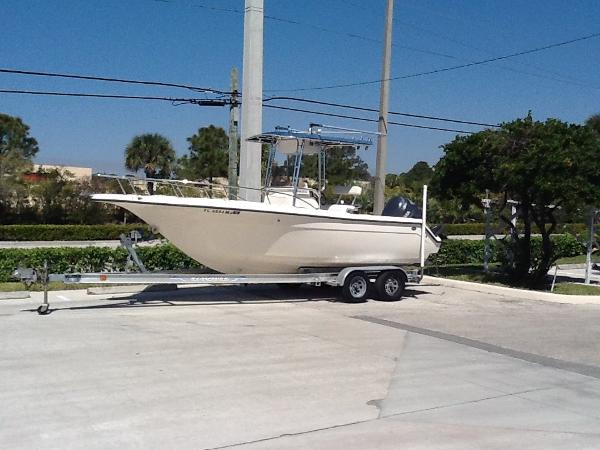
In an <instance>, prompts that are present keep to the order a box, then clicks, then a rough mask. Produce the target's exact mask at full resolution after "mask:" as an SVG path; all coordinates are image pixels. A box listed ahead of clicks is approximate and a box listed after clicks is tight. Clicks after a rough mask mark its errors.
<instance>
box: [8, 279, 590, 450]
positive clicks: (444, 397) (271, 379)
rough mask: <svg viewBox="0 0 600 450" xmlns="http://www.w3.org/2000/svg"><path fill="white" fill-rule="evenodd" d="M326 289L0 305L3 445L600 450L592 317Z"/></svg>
mask: <svg viewBox="0 0 600 450" xmlns="http://www.w3.org/2000/svg"><path fill="white" fill-rule="evenodd" d="M332 294H333V291H332V290H331V289H327V288H322V289H315V288H303V289H300V290H299V291H297V292H294V293H291V294H290V293H284V292H282V291H280V290H278V289H277V288H274V287H248V288H239V287H221V288H197V289H187V290H181V291H179V292H176V293H173V292H168V293H152V294H142V295H135V296H134V297H132V298H133V299H138V300H139V299H143V300H145V303H136V304H134V305H130V304H129V301H128V299H127V298H123V296H121V297H111V298H107V297H102V296H93V297H92V296H87V295H84V294H83V293H81V292H79V291H76V292H74V291H64V292H57V293H51V307H52V308H53V312H52V313H51V314H50V315H48V316H38V315H37V314H36V313H35V307H36V306H37V305H38V303H39V301H40V299H41V297H40V295H39V294H38V293H35V294H34V297H33V298H32V299H31V300H10V301H2V302H0V323H1V326H0V342H2V346H1V347H0V373H1V377H0V405H2V407H0V447H1V448H11V449H14V448H27V449H33V448H36V449H38V448H61V449H81V448H86V449H96V448H98V449H106V448H119V449H124V448H161V449H162V448H194V449H201V448H205V449H214V448H224V447H226V448H241V449H264V448H266V449H281V448H286V449H289V448H292V449H300V448H325V449H330V448H334V449H337V448H344V449H365V448H369V449H376V448H385V449H397V448H444V449H468V448H498V449H505V448H519V449H522V448H560V449H564V448H599V447H600V409H599V408H598V405H600V305H566V304H556V303H546V302H542V301H531V300H519V299H514V298H508V297H500V296H493V295H486V294H480V293H475V292H467V291H462V290H458V289H453V288H448V287H441V286H433V285H429V286H419V287H417V288H412V289H411V290H409V291H408V297H407V298H405V299H404V300H402V301H399V302H394V303H383V302H377V301H368V302H366V303H362V304H344V303H340V302H336V301H333V298H332V297H331V295H332Z"/></svg>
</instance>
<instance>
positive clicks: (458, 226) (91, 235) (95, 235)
mask: <svg viewBox="0 0 600 450" xmlns="http://www.w3.org/2000/svg"><path fill="white" fill-rule="evenodd" d="M131 230H140V231H141V232H142V234H144V235H149V234H150V229H149V227H148V225H145V224H130V225H116V224H106V225H0V241H95V240H105V239H119V235H120V234H121V233H128V232H129V231H131ZM585 231H586V225H585V224H582V223H572V224H565V225H559V227H558V229H557V233H573V234H582V233H585ZM534 232H536V231H535V230H534ZM443 233H444V234H446V235H448V236H464V235H466V234H480V235H481V234H485V224H483V223H451V224H447V225H445V226H444V230H443Z"/></svg>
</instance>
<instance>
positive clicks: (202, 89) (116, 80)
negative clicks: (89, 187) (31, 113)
mask: <svg viewBox="0 0 600 450" xmlns="http://www.w3.org/2000/svg"><path fill="white" fill-rule="evenodd" d="M0 73H9V74H14V75H31V76H38V77H54V78H70V79H77V80H92V81H107V82H113V83H127V84H142V85H146V86H162V87H175V88H183V89H190V90H192V91H196V92H210V93H213V94H224V95H225V94H229V92H226V91H220V90H217V89H212V88H206V87H198V86H190V85H187V84H177V83H166V82H163V81H147V80H130V79H125V78H107V77H99V76H92V75H75V74H70V73H56V72H37V71H32V70H18V69H7V68H0Z"/></svg>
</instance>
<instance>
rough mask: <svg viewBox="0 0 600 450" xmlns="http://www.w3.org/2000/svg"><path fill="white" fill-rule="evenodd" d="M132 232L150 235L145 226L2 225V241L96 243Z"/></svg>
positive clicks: (0, 239)
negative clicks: (136, 231)
mask: <svg viewBox="0 0 600 450" xmlns="http://www.w3.org/2000/svg"><path fill="white" fill-rule="evenodd" d="M132 230H140V231H141V232H142V234H143V235H146V236H148V235H150V229H149V227H148V225H145V224H129V225H117V224H106V225H0V241H95V240H105V239H119V235H120V234H122V233H128V232H130V231H132Z"/></svg>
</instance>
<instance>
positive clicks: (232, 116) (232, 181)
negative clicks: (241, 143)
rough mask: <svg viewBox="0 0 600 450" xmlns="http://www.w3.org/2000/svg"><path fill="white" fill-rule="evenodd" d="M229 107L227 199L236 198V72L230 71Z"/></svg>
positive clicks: (235, 70)
mask: <svg viewBox="0 0 600 450" xmlns="http://www.w3.org/2000/svg"><path fill="white" fill-rule="evenodd" d="M230 102H231V103H230V105H229V170H228V171H227V178H228V184H229V198H230V199H232V200H233V199H235V198H236V197H237V182H238V180H237V178H238V174H237V171H238V104H239V103H238V71H237V69H236V68H235V67H234V68H233V69H231V97H230Z"/></svg>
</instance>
